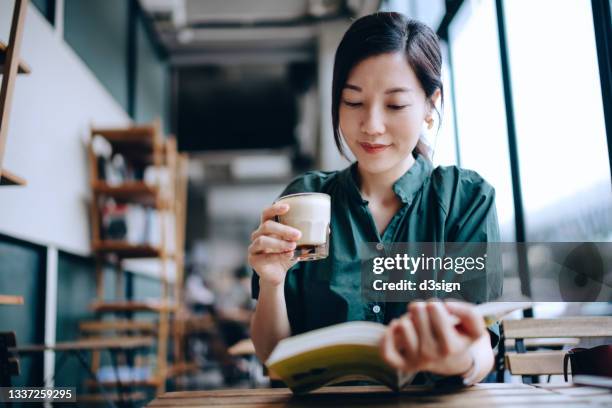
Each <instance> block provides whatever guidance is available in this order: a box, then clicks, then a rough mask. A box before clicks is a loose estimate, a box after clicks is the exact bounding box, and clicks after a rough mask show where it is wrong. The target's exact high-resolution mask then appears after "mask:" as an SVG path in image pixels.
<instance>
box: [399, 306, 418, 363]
mask: <svg viewBox="0 0 612 408" xmlns="http://www.w3.org/2000/svg"><path fill="white" fill-rule="evenodd" d="M396 332H397V333H398V334H397V335H396V339H397V340H396V341H397V342H398V343H399V345H400V346H399V348H400V350H402V351H403V352H402V355H403V357H404V368H403V369H404V370H410V371H415V370H416V369H418V367H416V366H417V364H418V362H417V357H418V352H419V337H418V336H417V333H416V330H415V328H414V325H413V323H412V321H411V320H410V319H409V318H408V317H407V316H403V317H402V318H400V319H399V325H398V328H397V329H396Z"/></svg>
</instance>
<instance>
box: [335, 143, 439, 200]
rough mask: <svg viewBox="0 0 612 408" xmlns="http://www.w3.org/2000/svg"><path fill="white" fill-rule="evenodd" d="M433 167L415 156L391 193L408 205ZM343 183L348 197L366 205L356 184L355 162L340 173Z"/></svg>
mask: <svg viewBox="0 0 612 408" xmlns="http://www.w3.org/2000/svg"><path fill="white" fill-rule="evenodd" d="M432 168H433V166H432V164H431V162H430V161H429V160H427V159H426V158H425V157H423V156H422V155H420V154H419V155H417V157H416V159H415V162H414V164H413V165H412V167H410V168H409V169H408V171H406V173H404V174H403V175H402V176H401V177H400V178H399V179H397V181H396V182H395V183H393V191H394V192H395V194H397V196H398V197H399V198H400V200H401V201H402V202H403V203H404V204H408V205H409V204H410V203H411V202H412V200H413V198H414V196H415V195H416V193H417V192H418V191H419V190H420V189H421V187H422V186H423V183H424V182H425V180H426V179H427V177H429V175H430V174H431V170H432ZM342 173H343V176H344V179H345V180H344V181H345V182H346V184H345V185H346V187H347V190H348V194H349V196H350V197H352V198H354V199H357V200H359V201H360V202H361V203H362V204H366V205H367V204H368V201H367V200H364V199H363V197H362V196H361V191H360V190H359V185H358V184H357V181H356V180H357V162H355V163H353V164H351V165H350V166H349V167H347V168H346V169H344V170H343V171H342Z"/></svg>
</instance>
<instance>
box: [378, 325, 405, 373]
mask: <svg viewBox="0 0 612 408" xmlns="http://www.w3.org/2000/svg"><path fill="white" fill-rule="evenodd" d="M398 327H399V322H398V321H397V320H395V321H393V322H391V324H390V325H389V328H388V329H387V331H386V332H385V334H384V335H383V337H382V339H381V342H380V355H381V356H382V358H383V360H384V361H385V362H386V363H387V364H389V365H390V366H391V367H393V368H395V369H397V370H402V369H403V368H404V358H403V357H402V355H401V354H400V353H399V350H398V347H397V345H396V330H397V329H398Z"/></svg>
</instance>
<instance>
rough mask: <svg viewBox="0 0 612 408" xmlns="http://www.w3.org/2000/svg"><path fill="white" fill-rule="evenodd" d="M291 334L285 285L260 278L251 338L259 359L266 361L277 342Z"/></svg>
mask: <svg viewBox="0 0 612 408" xmlns="http://www.w3.org/2000/svg"><path fill="white" fill-rule="evenodd" d="M290 335H291V327H290V326H289V317H288V316H287V307H286V305H285V293H284V285H283V284H279V285H273V284H268V283H266V282H262V281H261V280H260V289H259V299H258V301H257V306H256V307H255V313H254V314H253V318H252V319H251V339H252V340H253V344H254V345H255V354H256V355H257V357H258V358H259V361H261V362H262V363H263V362H265V361H266V360H267V359H268V357H270V354H271V353H272V350H274V347H276V344H278V342H279V341H281V340H282V339H284V338H286V337H289V336H290Z"/></svg>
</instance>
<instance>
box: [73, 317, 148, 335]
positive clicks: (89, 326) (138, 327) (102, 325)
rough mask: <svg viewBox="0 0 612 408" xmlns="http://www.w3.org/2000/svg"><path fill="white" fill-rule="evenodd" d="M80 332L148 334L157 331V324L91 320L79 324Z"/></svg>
mask: <svg viewBox="0 0 612 408" xmlns="http://www.w3.org/2000/svg"><path fill="white" fill-rule="evenodd" d="M79 331H81V332H82V333H101V332H107V331H113V332H127V331H137V332H147V333H152V332H155V331H157V324H156V323H155V322H150V321H143V320H123V319H122V320H91V321H85V322H80V323H79Z"/></svg>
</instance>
